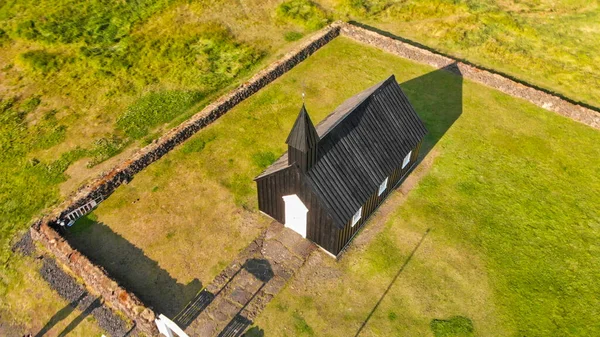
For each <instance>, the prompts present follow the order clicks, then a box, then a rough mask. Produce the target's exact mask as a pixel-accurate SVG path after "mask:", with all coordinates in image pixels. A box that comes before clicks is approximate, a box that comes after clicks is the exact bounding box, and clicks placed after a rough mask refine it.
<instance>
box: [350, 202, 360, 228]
mask: <svg viewBox="0 0 600 337" xmlns="http://www.w3.org/2000/svg"><path fill="white" fill-rule="evenodd" d="M361 217H362V207H361V208H359V209H358V211H357V212H356V213H354V215H353V216H352V227H354V225H356V223H357V222H358V220H360V218H361Z"/></svg>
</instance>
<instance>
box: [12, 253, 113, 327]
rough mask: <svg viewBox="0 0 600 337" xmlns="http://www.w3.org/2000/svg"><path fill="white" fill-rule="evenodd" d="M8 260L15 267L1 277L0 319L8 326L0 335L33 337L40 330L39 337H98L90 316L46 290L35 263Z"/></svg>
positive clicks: (93, 321)
mask: <svg viewBox="0 0 600 337" xmlns="http://www.w3.org/2000/svg"><path fill="white" fill-rule="evenodd" d="M12 259H13V260H16V259H18V260H19V261H13V263H14V265H16V266H17V267H16V268H13V269H11V274H7V273H5V274H3V275H2V277H3V279H5V280H7V281H9V284H8V292H7V294H6V295H5V297H4V299H3V301H4V303H3V307H2V308H0V317H1V318H2V322H3V323H5V324H6V323H8V326H0V335H2V336H16V335H17V334H18V333H21V334H22V335H26V334H27V333H31V334H32V335H33V336H36V334H37V333H39V332H41V331H44V332H45V333H44V334H43V336H47V337H55V336H64V335H65V334H67V333H68V336H74V337H75V336H78V337H88V336H89V337H92V336H95V337H100V336H102V333H103V331H102V330H101V329H100V328H98V326H97V324H96V319H95V318H94V317H93V316H92V315H88V314H83V313H82V311H81V310H79V309H73V308H72V307H70V306H69V302H67V301H65V300H63V299H61V298H60V297H58V295H56V294H55V293H53V292H52V291H51V290H50V289H49V288H48V285H47V284H46V281H44V280H43V279H42V278H41V276H40V275H39V274H38V273H37V269H38V268H40V267H41V262H40V261H39V260H34V259H33V258H30V257H21V256H17V255H15V256H13V257H12ZM32 298H33V299H35V301H32V300H31V299H32ZM11 326H12V327H11ZM3 329H6V330H3ZM13 329H14V330H13ZM19 336H21V335H19Z"/></svg>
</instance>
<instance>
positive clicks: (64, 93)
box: [0, 0, 311, 321]
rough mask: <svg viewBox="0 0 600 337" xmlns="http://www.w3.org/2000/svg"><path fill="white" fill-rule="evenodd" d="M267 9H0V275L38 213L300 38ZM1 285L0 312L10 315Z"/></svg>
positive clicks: (144, 5)
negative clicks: (292, 39) (13, 246)
mask: <svg viewBox="0 0 600 337" xmlns="http://www.w3.org/2000/svg"><path fill="white" fill-rule="evenodd" d="M278 4H279V1H273V0H269V1H247V2H246V5H247V6H249V7H250V8H252V10H247V8H246V7H243V6H230V5H229V4H228V3H227V2H226V1H218V0H216V1H203V2H194V3H190V2H187V1H162V0H159V1H139V2H134V3H131V2H121V1H115V3H114V4H113V5H114V6H113V5H107V4H106V3H104V2H98V1H87V2H78V1H69V0H47V1H42V2H35V3H29V2H27V1H20V2H19V1H8V2H3V3H2V4H0V82H1V83H2V84H1V85H0V122H1V123H0V149H1V150H2V151H0V152H1V153H2V154H1V155H0V261H1V263H0V275H3V274H7V275H8V274H14V273H16V271H15V268H18V266H17V265H16V264H17V262H18V261H17V260H14V259H13V260H12V262H11V263H7V262H6V261H8V260H9V259H10V256H11V255H12V254H11V252H10V250H9V247H10V244H11V242H13V241H14V240H15V239H16V235H18V234H22V233H23V231H24V230H25V228H26V225H27V223H28V222H29V221H30V220H31V219H32V218H33V217H36V216H38V215H39V212H40V211H41V210H43V209H45V208H48V207H51V206H52V205H55V204H56V203H57V202H59V201H60V200H61V199H62V198H63V196H64V195H67V194H69V193H70V192H72V191H73V190H75V189H76V188H77V187H78V186H79V185H80V184H81V183H82V182H84V181H85V180H87V179H89V178H91V177H93V176H95V175H97V174H99V173H100V172H102V171H105V170H108V169H110V168H111V167H112V166H114V165H115V164H116V163H118V162H119V161H120V160H123V159H124V158H126V157H127V156H128V155H130V154H131V153H132V152H133V151H134V150H135V149H137V148H139V147H140V146H142V145H144V144H145V143H147V142H148V141H150V140H151V139H153V138H155V137H157V136H158V135H160V134H161V133H162V132H163V130H165V129H167V128H169V127H171V126H173V125H175V124H177V123H179V122H181V121H182V120H184V119H185V118H186V117H188V116H190V115H191V114H193V113H195V112H197V111H198V110H199V109H200V108H201V107H202V106H204V105H205V104H207V103H208V102H210V101H211V100H213V99H214V98H215V97H217V96H218V95H219V94H221V93H224V92H226V91H227V90H229V89H230V88H232V87H233V86H235V85H236V84H237V83H240V82H242V81H243V80H244V79H245V78H248V77H249V76H250V75H251V73H252V72H253V71H255V70H256V69H259V68H261V67H263V66H264V65H265V64H267V63H269V62H271V61H272V60H273V59H274V58H276V57H279V56H280V54H282V53H284V52H286V51H287V50H289V48H291V47H293V46H294V45H295V44H293V43H288V42H287V41H286V39H285V35H286V33H288V32H290V31H293V32H296V33H297V34H300V35H306V34H307V33H310V31H311V30H310V29H307V28H305V27H303V26H301V25H298V24H296V23H286V22H279V21H278V20H277V19H276V18H275V17H274V13H275V8H276V7H277V5H278ZM42 18H43V19H42ZM30 21H32V22H33V25H32V24H31V22H30ZM106 23H108V24H109V25H108V27H109V29H105V28H106V27H107V26H105V24H106ZM110 27H112V28H110ZM114 27H117V28H118V32H117V34H116V35H114V34H113V33H114V30H112V29H113V28H114ZM80 33H81V35H78V34H80ZM153 93H158V94H153ZM186 93H190V95H187V96H186ZM182 97H183V99H181V98H182ZM186 97H187V98H189V97H191V98H192V99H187V98H186ZM148 102H150V103H151V104H148ZM152 107H154V109H158V108H160V109H161V112H165V111H166V112H169V114H161V115H158V116H157V115H156V113H155V112H156V111H153V110H152ZM124 115H127V116H129V118H122V117H123V116H124ZM132 117H133V118H132ZM119 119H123V120H124V121H123V122H122V123H121V124H120V125H117V121H118V120H119ZM131 125H137V126H141V128H142V131H143V132H142V133H147V134H144V137H140V133H139V132H137V133H135V132H134V133H132V132H131V131H130V130H131V127H129V126H131ZM128 131H129V132H128ZM130 136H131V137H130ZM138 138H139V139H138ZM111 156H116V157H113V158H111ZM108 158H110V159H108ZM107 159H108V160H107ZM104 160H106V161H104ZM102 161H104V162H102ZM96 164H98V165H96ZM94 165H95V166H94ZM90 166H93V167H90ZM8 280H9V279H8V278H5V277H4V276H2V277H1V279H0V281H1V282H0V309H2V308H6V307H13V308H14V307H15V306H14V305H12V304H11V302H10V301H9V300H8V299H6V298H5V296H6V294H7V289H8V286H9V285H8V283H10V282H19V281H18V280H16V279H11V280H10V281H8ZM46 290H47V294H50V295H49V296H51V294H52V292H51V291H50V289H46ZM24 295H26V294H24ZM25 298H26V297H23V298H22V300H25ZM55 299H56V300H57V301H58V300H59V298H57V297H55ZM29 300H30V301H31V303H32V304H33V303H35V302H36V301H37V299H36V298H29ZM40 310H43V309H42V308H40ZM39 314H40V316H41V315H43V314H45V313H44V312H40V313H39ZM48 314H52V313H50V312H48ZM18 317H19V318H20V319H21V320H23V321H27V320H29V319H30V318H29V317H28V316H27V315H25V314H23V315H20V316H18Z"/></svg>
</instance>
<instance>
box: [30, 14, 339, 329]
mask: <svg viewBox="0 0 600 337" xmlns="http://www.w3.org/2000/svg"><path fill="white" fill-rule="evenodd" d="M340 27H341V24H340V23H334V24H332V25H330V26H328V27H326V28H324V29H322V30H320V31H319V32H318V33H316V34H315V35H314V36H312V37H311V38H310V39H308V41H306V42H305V43H304V44H302V45H301V46H299V47H298V48H295V49H294V50H293V51H291V52H290V53H288V54H286V55H285V56H284V57H283V58H281V59H280V60H278V61H277V62H275V63H273V64H271V65H270V66H269V67H267V68H266V69H264V70H262V71H260V72H258V73H257V74H256V75H255V76H253V77H252V78H251V79H250V80H248V81H247V82H245V83H244V84H242V85H241V86H239V87H238V88H237V89H235V90H233V91H232V92H230V93H229V94H227V95H225V96H223V97H221V98H219V99H218V100H216V101H215V102H213V103H211V104H210V105H208V106H206V107H205V108H204V109H203V110H202V111H200V112H199V113H197V114H195V115H194V116H192V117H191V118H190V119H189V120H187V121H186V122H184V123H182V124H181V125H179V126H177V127H175V128H173V129H171V130H170V131H168V132H167V133H165V134H164V135H163V136H162V137H160V138H159V139H157V140H156V141H154V142H153V143H152V144H150V145H148V146H146V147H144V148H143V149H141V150H139V151H138V152H137V153H135V154H134V155H133V156H132V157H131V158H130V159H128V160H127V161H125V162H123V163H121V164H119V165H118V166H116V167H115V168H113V169H112V170H111V171H109V172H107V173H105V174H103V175H102V176H101V177H100V178H98V179H96V180H94V181H93V182H91V183H90V184H88V185H85V186H83V187H82V188H80V189H79V190H78V191H77V192H76V193H75V194H73V195H72V196H71V197H69V198H68V199H67V200H66V201H65V202H63V203H62V204H61V205H60V206H58V207H57V208H56V209H54V210H53V211H52V212H51V213H50V214H48V215H47V216H45V217H43V218H42V219H40V220H39V221H37V222H36V223H35V224H34V225H33V226H32V227H31V234H32V237H33V238H34V239H35V240H37V241H39V242H41V243H42V244H43V245H44V246H45V247H46V248H47V249H48V250H49V251H50V252H52V253H53V254H54V255H56V257H57V258H58V259H59V260H60V261H61V262H62V263H64V264H65V265H66V266H67V267H68V268H69V269H71V270H72V271H73V272H74V273H76V274H77V275H78V276H80V277H81V278H82V279H83V280H84V282H85V283H86V285H87V286H88V287H89V288H90V289H91V291H92V292H94V293H97V294H99V295H101V296H102V297H103V298H104V300H105V301H106V303H108V304H109V305H110V306H111V307H113V308H115V309H117V310H119V311H121V312H123V313H124V314H125V315H126V316H127V317H129V318H130V319H131V320H133V321H134V322H136V324H137V328H138V329H139V330H141V331H143V332H145V333H146V334H149V335H151V336H154V335H158V331H157V330H156V326H155V324H154V319H155V317H156V316H157V315H158V314H160V313H155V312H154V311H153V310H152V309H151V308H147V307H146V306H145V305H144V304H143V303H142V302H141V301H140V300H139V299H138V298H137V297H136V296H135V295H134V294H132V293H130V292H128V291H127V290H126V289H125V288H123V287H121V286H120V285H119V284H118V283H117V282H116V281H115V280H113V279H112V278H111V277H110V276H109V275H108V274H107V272H106V271H105V270H104V269H103V268H102V267H100V266H97V265H95V264H93V263H92V262H91V261H90V260H89V259H88V258H87V257H86V256H84V255H83V254H81V253H80V252H78V251H77V250H76V249H74V248H73V247H72V246H71V245H70V244H69V243H68V242H67V240H66V239H65V238H63V237H62V236H61V235H60V234H59V232H58V231H57V228H58V222H59V221H60V220H61V219H64V217H65V216H66V215H67V214H68V213H70V212H71V211H73V210H74V209H76V208H78V207H80V206H82V205H84V204H86V203H88V202H89V201H91V200H94V199H98V198H99V197H102V199H106V198H107V197H108V196H109V195H110V194H112V193H113V192H114V191H115V190H116V188H117V187H119V186H120V185H121V184H123V183H127V182H129V181H130V180H131V179H132V178H133V176H134V175H135V174H136V173H138V172H140V171H141V170H143V169H144V168H146V167H147V166H148V165H150V164H151V163H153V162H155V161H156V160H158V159H160V158H161V157H162V156H164V155H165V154H166V153H168V152H169V151H171V150H172V149H173V148H174V147H175V146H177V145H178V144H181V143H182V142H184V141H185V140H187V139H188V138H190V137H191V136H192V135H194V134H195V133H196V132H198V131H199V130H201V129H202V128H204V127H205V126H207V125H209V124H210V123H212V122H214V121H215V120H216V119H217V118H219V117H221V116H222V115H223V114H225V113H226V112H227V111H229V110H230V109H231V108H233V107H234V106H236V105H237V104H239V103H240V102H242V101H243V100H245V99H246V98H248V97H250V96H251V95H252V94H254V93H255V92H257V91H258V90H260V89H261V88H263V87H264V86H266V85H267V84H269V83H271V82H272V81H274V80H275V79H277V78H278V77H280V76H281V75H283V74H285V73H286V72H287V71H289V70H290V69H292V68H293V67H294V66H296V65H297V64H298V63H300V62H302V61H303V60H305V59H306V58H307V57H309V56H310V55H312V54H313V53H314V52H315V51H317V50H318V49H319V48H321V47H323V46H324V45H326V44H327V43H328V42H329V41H331V40H333V39H334V38H336V37H337V36H338V35H339V31H340ZM66 222H68V221H66Z"/></svg>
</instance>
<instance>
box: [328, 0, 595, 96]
mask: <svg viewBox="0 0 600 337" xmlns="http://www.w3.org/2000/svg"><path fill="white" fill-rule="evenodd" d="M322 2H323V3H324V5H325V6H327V7H328V8H332V10H336V11H338V12H339V14H340V15H348V17H350V18H352V19H355V20H357V21H359V22H362V23H366V24H368V25H371V26H375V27H377V28H379V29H382V30H384V31H388V32H391V33H393V34H397V35H399V36H401V37H403V38H407V39H410V40H413V41H416V42H418V43H422V44H424V45H426V46H428V47H431V48H433V49H436V50H439V51H441V52H443V53H447V54H449V55H453V56H455V57H458V58H462V59H466V60H467V61H470V62H473V63H475V64H478V65H482V66H484V67H488V68H491V69H494V70H497V71H500V72H503V73H506V74H509V75H511V76H513V77H515V78H517V79H520V80H522V81H526V82H529V83H532V84H534V85H537V86H540V87H542V88H545V89H548V90H550V91H553V92H556V93H559V94H561V95H564V96H566V97H569V98H572V99H574V100H576V101H581V102H584V103H587V104H589V105H592V106H595V107H597V108H600V90H599V89H598V88H600V75H599V74H600V66H599V65H600V53H598V52H597V51H598V50H600V34H599V33H600V5H599V4H598V3H597V2H595V1H586V0H567V1H563V0H542V1H538V0H503V1H491V0H459V1H446V0H433V1H419V0H408V1H395V0H346V1H331V0H323V1H322Z"/></svg>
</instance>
